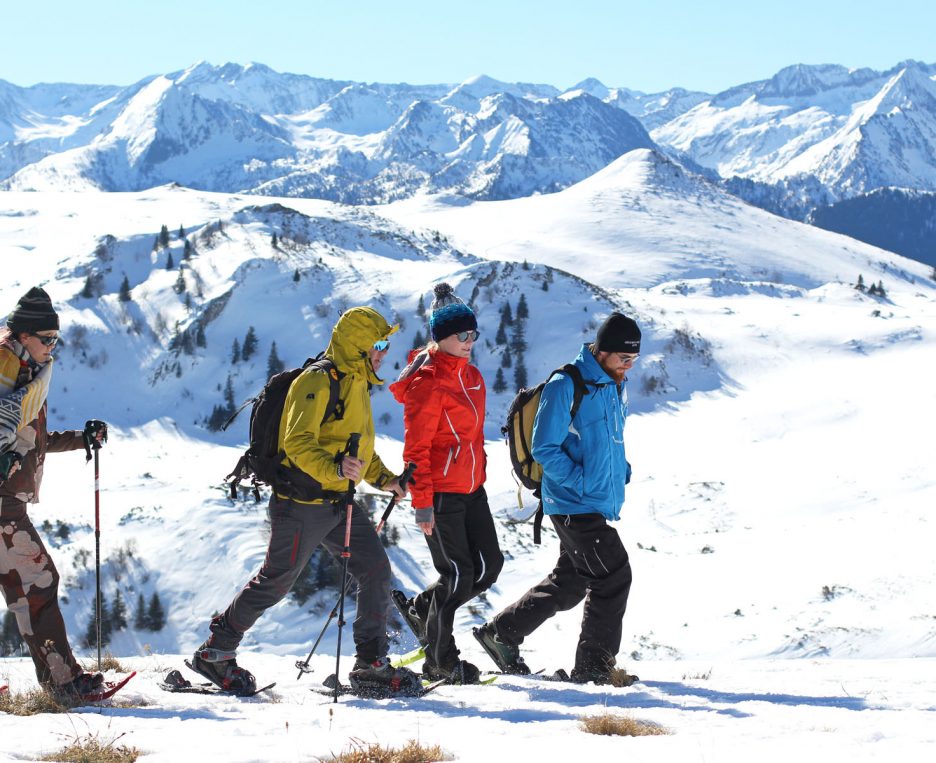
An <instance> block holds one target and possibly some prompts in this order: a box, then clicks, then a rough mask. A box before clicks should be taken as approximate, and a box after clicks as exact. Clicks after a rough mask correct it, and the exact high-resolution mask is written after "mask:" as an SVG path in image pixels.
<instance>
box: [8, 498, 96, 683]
mask: <svg viewBox="0 0 936 763" xmlns="http://www.w3.org/2000/svg"><path fill="white" fill-rule="evenodd" d="M58 584H59V574H58V570H56V569H55V564H53V562H52V558H51V557H50V556H49V554H48V552H47V551H46V548H45V545H44V544H43V542H42V538H41V537H40V536H39V533H38V532H37V531H36V528H35V527H33V524H32V522H31V521H30V520H29V517H28V516H27V514H26V504H25V503H23V502H21V501H17V500H15V499H11V498H3V499H2V503H0V588H2V589H3V596H4V598H5V599H6V605H7V607H8V608H9V609H10V611H11V612H13V613H14V614H15V615H16V624H17V626H18V627H19V632H20V634H21V635H22V637H23V640H24V641H25V642H26V645H27V646H28V647H29V652H30V654H31V655H32V659H33V663H35V665H36V676H37V677H38V678H39V683H40V684H42V685H43V686H51V685H61V684H65V683H68V682H69V681H71V680H72V679H74V678H75V677H76V676H78V675H79V674H80V673H81V672H82V670H81V666H80V665H79V664H78V662H77V661H76V660H75V657H74V655H73V654H72V651H71V647H69V645H68V636H67V635H66V633H65V622H64V620H63V619H62V612H61V610H60V609H59V603H58Z"/></svg>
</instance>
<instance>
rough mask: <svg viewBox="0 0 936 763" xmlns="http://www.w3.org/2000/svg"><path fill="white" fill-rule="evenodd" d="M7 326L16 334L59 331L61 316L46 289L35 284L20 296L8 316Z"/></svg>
mask: <svg viewBox="0 0 936 763" xmlns="http://www.w3.org/2000/svg"><path fill="white" fill-rule="evenodd" d="M7 328H9V329H10V331H12V332H13V333H14V334H19V333H23V332H25V333H28V334H32V333H35V332H37V331H58V328H59V317H58V315H57V314H56V312H55V310H53V309H52V300H51V299H49V295H48V294H46V292H45V290H44V289H41V288H40V287H38V286H33V287H32V288H31V289H30V290H29V291H27V292H26V293H25V294H24V295H23V296H22V297H20V301H19V302H17V303H16V307H14V308H13V312H11V313H10V314H9V315H8V316H7Z"/></svg>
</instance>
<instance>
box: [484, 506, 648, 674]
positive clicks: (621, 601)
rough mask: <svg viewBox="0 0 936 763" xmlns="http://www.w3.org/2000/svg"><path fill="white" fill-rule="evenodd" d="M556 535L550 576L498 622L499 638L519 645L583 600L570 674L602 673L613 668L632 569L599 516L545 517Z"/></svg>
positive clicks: (611, 530) (615, 536)
mask: <svg viewBox="0 0 936 763" xmlns="http://www.w3.org/2000/svg"><path fill="white" fill-rule="evenodd" d="M549 518H550V520H552V523H553V527H555V528H556V533H557V534H558V535H559V544H560V549H559V559H558V561H557V562H556V566H555V568H554V569H553V571H552V572H551V573H549V575H548V576H547V577H546V578H545V579H544V580H543V581H541V582H540V583H538V584H537V585H535V586H533V587H532V588H531V589H530V590H529V591H527V592H526V593H525V594H524V595H523V596H522V597H521V598H520V599H519V600H518V601H517V602H515V603H514V604H511V605H510V606H509V607H507V608H506V609H505V610H504V611H503V612H501V613H500V614H499V615H497V617H495V618H494V626H495V628H496V629H497V634H498V636H499V637H500V639H501V640H502V641H503V642H504V643H506V644H511V645H514V646H519V645H520V644H521V643H522V642H523V639H524V638H526V637H527V636H529V635H530V634H531V633H533V631H535V630H536V629H537V628H539V627H540V626H541V625H542V624H543V623H544V622H546V620H548V619H549V618H550V617H552V616H553V615H554V614H556V612H562V611H565V610H567V609H572V607H574V606H576V605H577V604H578V603H579V602H580V601H582V599H585V611H584V613H583V615H582V630H581V633H580V635H579V641H578V647H577V649H576V652H575V668H574V669H575V670H576V671H577V672H580V673H584V674H589V673H592V672H596V671H597V672H605V671H607V670H609V669H610V668H612V667H613V666H614V664H615V657H616V655H617V653H618V649H620V647H621V629H622V621H623V619H624V611H625V610H626V608H627V596H628V594H629V593H630V587H631V579H632V576H631V567H630V561H629V559H628V556H627V551H626V550H625V548H624V544H623V543H621V538H620V536H619V535H618V533H617V531H616V530H615V529H614V528H613V527H611V526H610V525H609V524H608V522H607V520H606V519H605V518H604V517H603V516H602V515H601V514H568V515H566V514H557V515H549Z"/></svg>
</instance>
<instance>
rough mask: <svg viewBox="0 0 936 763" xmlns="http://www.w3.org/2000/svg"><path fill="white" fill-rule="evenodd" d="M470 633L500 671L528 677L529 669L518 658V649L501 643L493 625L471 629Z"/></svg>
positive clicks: (519, 657) (486, 624)
mask: <svg viewBox="0 0 936 763" xmlns="http://www.w3.org/2000/svg"><path fill="white" fill-rule="evenodd" d="M471 632H472V633H473V634H474V637H475V638H476V639H477V640H478V643H479V644H481V646H482V647H483V648H484V651H485V652H487V654H488V657H490V658H491V659H492V660H494V664H495V665H497V667H498V668H499V669H500V670H501V671H503V672H504V673H510V674H512V675H515V676H528V675H530V669H529V668H528V667H527V664H526V663H525V662H524V661H523V658H522V657H521V656H520V648H519V647H516V646H512V645H510V644H505V643H504V642H503V641H501V640H500V638H499V637H498V635H497V630H496V629H495V628H494V624H493V623H485V624H484V625H482V626H481V627H480V628H472V631H471Z"/></svg>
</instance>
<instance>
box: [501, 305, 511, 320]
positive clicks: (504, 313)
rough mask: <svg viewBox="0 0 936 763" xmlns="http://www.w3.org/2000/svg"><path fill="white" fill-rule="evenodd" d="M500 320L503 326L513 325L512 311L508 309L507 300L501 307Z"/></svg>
mask: <svg viewBox="0 0 936 763" xmlns="http://www.w3.org/2000/svg"><path fill="white" fill-rule="evenodd" d="M501 322H502V323H503V324H504V325H505V326H512V325H513V311H512V310H511V309H510V303H509V302H505V303H504V306H503V307H502V308H501Z"/></svg>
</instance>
